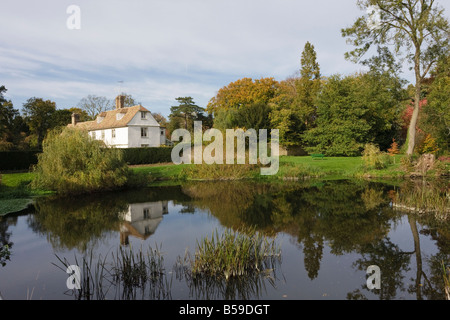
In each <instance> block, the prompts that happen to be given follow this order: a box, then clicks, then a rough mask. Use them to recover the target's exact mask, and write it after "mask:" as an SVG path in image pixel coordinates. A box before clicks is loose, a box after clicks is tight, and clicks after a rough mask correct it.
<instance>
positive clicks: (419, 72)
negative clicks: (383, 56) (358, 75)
mask: <svg viewBox="0 0 450 320" xmlns="http://www.w3.org/2000/svg"><path fill="white" fill-rule="evenodd" d="M357 4H358V6H359V8H360V9H362V10H366V11H367V10H370V9H372V11H375V15H365V16H362V17H359V18H358V19H357V20H356V21H355V23H354V24H353V25H352V26H351V27H349V28H345V29H342V36H343V37H347V40H348V42H350V43H351V44H353V45H354V46H355V47H356V48H355V49H354V50H353V51H351V52H348V53H346V58H348V59H350V60H353V61H355V62H358V61H360V59H361V57H362V56H363V55H364V54H366V53H367V52H368V51H369V49H370V48H372V47H376V48H380V47H383V48H385V52H386V50H387V46H389V47H392V50H393V51H394V53H395V56H398V57H402V59H405V58H406V60H407V62H408V63H410V65H412V68H413V69H414V75H415V81H416V83H415V92H414V111H413V114H412V117H411V121H410V124H409V128H408V148H407V154H409V155H410V154H412V153H413V151H414V146H415V138H416V125H417V119H418V115H419V102H420V98H421V97H420V94H421V89H422V84H423V82H424V79H425V77H426V76H427V74H428V73H429V71H430V70H431V69H432V68H433V66H434V65H435V64H436V63H437V61H438V59H439V57H440V56H442V55H443V54H444V53H447V52H448V50H449V38H448V32H449V24H448V20H447V19H446V17H445V16H444V10H443V9H441V8H440V7H439V6H438V4H437V3H436V1H434V0H406V1H400V0H358V1H357ZM374 17H376V18H377V19H374ZM402 49H405V50H404V55H402V53H403V52H402ZM391 56H393V55H391Z"/></svg>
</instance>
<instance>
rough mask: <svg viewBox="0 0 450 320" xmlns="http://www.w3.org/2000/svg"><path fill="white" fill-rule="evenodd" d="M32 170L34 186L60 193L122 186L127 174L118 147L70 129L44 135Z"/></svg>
mask: <svg viewBox="0 0 450 320" xmlns="http://www.w3.org/2000/svg"><path fill="white" fill-rule="evenodd" d="M35 173H36V178H35V180H34V181H33V183H32V186H33V187H37V188H43V189H47V190H54V191H57V192H58V193H61V194H78V193H89V192H95V191H103V190H113V189H116V188H119V187H122V186H124V185H125V184H126V183H127V178H128V175H129V171H128V166H127V164H126V162H125V161H124V160H123V158H122V153H121V152H120V150H118V149H114V148H106V147H105V145H104V144H103V142H101V141H98V140H94V139H92V138H91V137H89V135H88V133H87V132H86V131H82V130H78V129H71V128H65V129H63V130H62V131H61V130H54V131H52V132H50V133H49V134H48V135H47V138H46V139H45V140H44V142H43V152H42V153H41V154H39V155H38V163H37V165H36V167H35Z"/></svg>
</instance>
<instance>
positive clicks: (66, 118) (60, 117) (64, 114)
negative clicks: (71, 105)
mask: <svg viewBox="0 0 450 320" xmlns="http://www.w3.org/2000/svg"><path fill="white" fill-rule="evenodd" d="M72 113H73V112H72V111H70V110H69V109H57V110H55V112H53V114H52V117H51V129H53V128H56V127H65V126H67V125H68V124H69V123H70V122H71V121H72Z"/></svg>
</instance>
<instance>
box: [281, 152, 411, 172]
mask: <svg viewBox="0 0 450 320" xmlns="http://www.w3.org/2000/svg"><path fill="white" fill-rule="evenodd" d="M402 157H403V156H402V155H396V156H395V161H394V162H393V163H392V164H390V165H388V167H387V168H385V169H380V170H375V169H373V170H366V169H365V168H364V162H363V160H362V158H361V157H325V158H324V159H317V158H314V159H313V158H312V157H310V156H304V157H296V156H282V157H280V170H279V174H280V175H282V176H285V175H288V174H289V171H293V172H296V170H297V171H298V170H299V169H301V172H303V173H304V174H305V175H307V173H310V174H311V175H313V176H314V175H317V176H328V177H331V176H333V177H339V176H341V177H363V176H371V177H399V176H403V175H404V172H402V171H401V170H400V163H401V158H402Z"/></svg>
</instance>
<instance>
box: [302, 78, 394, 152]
mask: <svg viewBox="0 0 450 320" xmlns="http://www.w3.org/2000/svg"><path fill="white" fill-rule="evenodd" d="M402 92H403V91H402V88H401V83H400V82H399V81H398V79H396V78H393V77H391V76H389V74H386V73H385V74H380V73H375V72H368V73H364V74H357V75H352V76H347V77H344V78H343V77H341V76H339V75H334V76H331V77H330V78H329V79H328V80H327V81H326V83H325V84H324V86H323V88H322V91H321V93H320V95H319V97H318V99H317V120H316V126H315V127H314V128H311V129H309V130H308V131H307V132H305V134H304V139H305V141H306V142H307V144H308V147H307V150H308V151H311V152H321V153H326V154H327V155H330V156H331V155H335V156H338V155H343V156H356V155H360V153H361V151H362V150H363V148H364V144H365V143H368V142H371V143H375V144H377V145H379V146H380V147H382V148H383V149H384V150H386V149H387V148H388V147H389V145H390V142H391V139H392V136H393V135H394V134H395V132H396V131H397V130H398V128H399V127H400V125H399V124H398V121H399V118H400V116H399V115H400V110H401V109H400V105H401V103H400V101H399V97H401V95H402ZM396 123H397V124H396Z"/></svg>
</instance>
